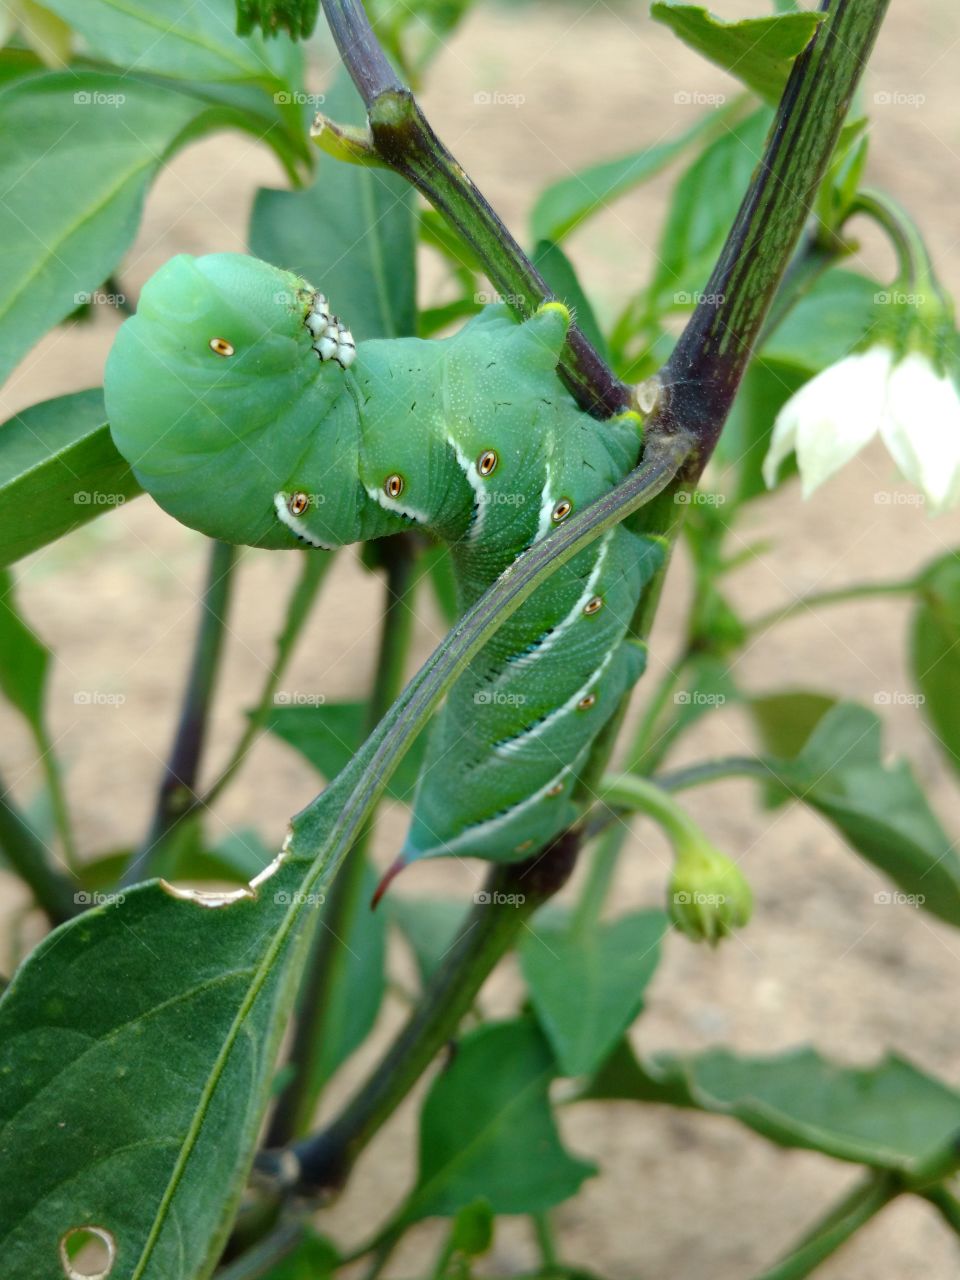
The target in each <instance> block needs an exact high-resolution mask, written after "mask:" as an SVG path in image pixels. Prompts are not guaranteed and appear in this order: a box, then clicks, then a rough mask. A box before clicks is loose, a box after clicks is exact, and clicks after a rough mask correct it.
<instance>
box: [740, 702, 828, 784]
mask: <svg viewBox="0 0 960 1280" xmlns="http://www.w3.org/2000/svg"><path fill="white" fill-rule="evenodd" d="M745 701H746V706H747V709H748V710H749V712H750V714H751V715H752V716H753V722H754V724H755V725H756V727H757V730H758V732H759V734H760V741H761V743H762V744H763V749H764V751H765V752H767V753H768V754H769V755H773V756H778V757H779V758H780V759H781V760H785V759H788V758H789V757H790V756H795V755H796V754H797V753H798V752H799V751H800V750H801V748H802V747H803V744H804V743H805V742H806V741H807V739H808V738H809V737H810V735H811V734H812V733H813V731H814V729H815V728H816V727H817V725H818V724H819V723H820V721H821V720H822V719H823V717H824V716H825V715H826V714H827V712H828V711H829V710H830V708H831V707H833V706H835V705H836V701H837V700H836V698H831V697H829V696H828V695H827V694H825V693H811V692H808V691H806V690H803V689H798V690H796V691H794V690H791V691H789V692H786V693H770V694H764V695H762V696H760V697H752V698H747V699H746V700H745ZM787 798H788V797H787V796H785V795H784V794H783V790H782V788H780V787H778V786H777V785H776V784H775V783H774V784H773V785H772V786H770V787H769V788H768V797H767V801H768V805H769V807H770V808H776V807H777V805H778V804H783V803H784V802H785V801H786V800H787Z"/></svg>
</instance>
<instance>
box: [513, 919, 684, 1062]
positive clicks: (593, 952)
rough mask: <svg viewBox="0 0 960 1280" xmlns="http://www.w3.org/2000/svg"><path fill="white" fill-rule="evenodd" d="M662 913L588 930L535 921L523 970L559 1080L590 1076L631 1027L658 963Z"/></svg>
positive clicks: (523, 957) (663, 922)
mask: <svg viewBox="0 0 960 1280" xmlns="http://www.w3.org/2000/svg"><path fill="white" fill-rule="evenodd" d="M666 928H667V918H666V916H665V915H664V914H663V912H662V911H640V912H637V913H636V914H634V915H629V916H623V917H622V918H621V919H619V920H613V921H610V922H609V923H603V924H596V925H593V926H592V927H590V928H588V929H586V930H577V929H576V928H572V927H571V926H570V925H565V924H556V925H545V924H543V923H541V922H540V921H537V922H536V923H535V924H534V926H533V927H532V929H531V931H530V932H528V933H527V934H526V935H525V936H524V938H523V941H522V943H521V945H520V964H521V967H522V969H523V976H524V978H525V979H526V982H527V986H528V987H529V989H530V999H531V1001H532V1003H533V1007H534V1010H535V1012H536V1015H537V1018H538V1020H539V1022H540V1025H541V1027H542V1028H543V1030H544V1033H545V1034H546V1037H547V1039H548V1040H549V1041H550V1044H551V1046H552V1048H553V1051H554V1054H555V1055H556V1059H557V1064H558V1066H559V1068H560V1074H561V1075H565V1076H579V1075H586V1074H587V1073H588V1072H590V1071H593V1070H594V1069H595V1068H596V1067H597V1065H598V1064H599V1063H600V1062H601V1061H602V1060H603V1059H604V1058H605V1057H606V1056H607V1054H608V1053H609V1052H610V1050H611V1049H612V1048H613V1046H614V1045H615V1044H616V1042H617V1041H618V1040H619V1039H620V1037H621V1035H622V1034H623V1032H624V1031H625V1030H626V1028H627V1027H629V1026H630V1024H631V1023H632V1022H633V1020H634V1018H635V1017H636V1016H637V1014H638V1013H639V1011H640V1008H641V1006H642V1004H643V993H644V990H645V989H646V986H647V983H648V982H649V981H650V979H651V978H652V977H653V974H654V971H655V970H656V967H657V964H658V962H659V959H660V941H661V939H662V937H663V935H664V932H665V930H666Z"/></svg>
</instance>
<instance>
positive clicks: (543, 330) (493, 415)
mask: <svg viewBox="0 0 960 1280" xmlns="http://www.w3.org/2000/svg"><path fill="white" fill-rule="evenodd" d="M569 320H570V318H569V313H568V312H567V310H566V308H565V307H563V306H562V305H561V304H559V303H547V304H545V305H544V306H543V307H541V308H540V310H539V311H538V312H537V313H536V314H535V315H534V316H533V317H531V318H530V319H529V320H527V321H525V322H523V323H520V322H518V321H517V320H516V319H515V317H513V316H512V314H511V313H510V312H509V311H508V309H507V308H505V307H501V306H490V307H486V308H484V310H483V311H482V312H480V313H479V314H478V315H477V316H476V317H475V318H473V319H472V320H470V321H469V322H468V323H467V324H466V325H465V326H464V327H463V328H462V329H461V330H460V331H459V332H458V333H456V334H454V335H453V336H452V337H450V338H446V339H442V340H430V341H424V340H421V339H416V338H394V339H374V340H368V341H361V342H359V343H357V342H355V340H354V338H353V335H352V333H351V332H350V330H349V328H348V327H347V325H346V324H345V323H344V321H342V320H340V319H339V318H338V317H337V316H336V315H334V313H333V311H332V309H331V303H330V302H329V301H328V300H327V299H326V298H325V297H324V296H323V295H322V294H320V293H318V292H317V291H316V290H315V289H314V288H313V287H312V286H311V285H309V284H307V282H306V281H303V280H302V279H300V278H298V277H296V276H294V275H291V274H290V273H288V272H283V271H279V270H277V269H276V268H274V267H272V266H269V265H268V264H266V263H263V262H259V261H257V260H256V259H252V258H248V257H245V256H243V255H237V254H217V255H211V256H209V257H205V258H199V259H193V258H189V257H186V256H181V257H178V258H174V259H172V260H171V261H170V262H169V263H167V264H166V266H165V267H163V268H162V269H161V270H160V271H159V272H158V273H157V274H156V275H155V276H154V277H153V278H152V279H151V280H150V281H149V282H148V284H147V286H146V287H145V289H144V291H143V295H142V300H141V304H140V307H139V308H138V312H137V315H136V316H135V317H133V318H132V319H130V320H128V321H127V322H126V323H125V324H124V325H123V326H122V328H121V330H120V333H119V335H118V337H117V341H116V343H115V345H114V349H113V351H112V352H111V355H110V359H109V361H108V367H107V374H106V380H105V382H106V399H107V412H108V415H109V419H110V423H111V429H112V431H113V434H114V439H115V441H116V443H117V447H118V448H119V449H120V451H121V453H123V454H124V456H125V457H126V458H127V459H128V461H129V462H130V464H131V466H132V467H133V469H134V472H135V474H136V476H137V478H138V479H139V481H140V483H141V484H142V485H143V487H144V488H145V489H147V490H148V492H150V493H151V494H152V495H153V497H154V498H155V499H156V500H157V501H158V502H159V503H160V505H161V506H162V507H164V508H165V509H166V510H167V511H169V512H170V513H171V514H172V515H174V516H175V517H176V518H177V519H179V520H181V521H183V522H184V523H185V524H188V525H190V526H192V527H194V528H197V529H200V530H201V531H202V532H204V533H207V534H208V535H209V536H211V537H216V538H219V539H221V540H224V541H229V542H237V543H246V544H250V545H253V546H262V547H277V548H280V547H291V546H296V545H298V543H304V544H307V545H310V546H316V547H320V548H333V547H338V546H343V545H347V544H349V543H352V542H357V541H361V540H366V539H370V538H376V537H380V536H383V535H385V534H389V533H393V532H397V531H399V530H402V529H407V528H411V527H418V528H421V529H423V530H424V531H425V532H427V533H429V534H431V535H432V536H434V537H436V538H438V539H440V540H442V541H444V542H445V543H447V544H448V545H449V547H450V549H451V556H452V560H453V564H454V568H455V572H456V577H457V583H458V591H459V597H460V605H461V607H462V608H464V609H465V608H467V607H468V606H469V605H470V604H472V603H473V601H474V600H475V599H476V598H477V597H478V596H479V595H480V594H481V593H482V592H483V591H484V590H485V589H486V588H487V587H488V586H489V585H490V584H491V583H492V582H493V581H494V579H495V578H496V577H498V576H499V574H500V573H502V572H503V570H504V569H506V568H507V566H508V565H510V564H511V563H512V562H513V561H514V560H515V559H516V557H517V556H518V555H519V554H520V553H521V552H522V551H524V550H525V549H526V548H527V547H529V546H531V545H532V544H533V543H534V542H536V541H538V540H539V539H540V538H543V537H545V536H547V535H548V534H549V533H550V532H551V530H553V529H555V528H556V527H557V526H558V525H559V524H560V523H562V522H563V521H564V520H565V519H567V518H568V517H569V516H570V514H571V513H573V512H575V511H579V510H581V509H582V508H583V507H585V506H586V505H588V504H589V503H591V502H593V501H594V500H595V499H597V498H599V497H601V496H602V495H603V494H604V493H607V492H608V491H609V490H610V489H611V488H612V487H613V486H614V485H616V484H617V483H618V481H620V480H621V479H622V478H623V477H624V476H625V475H626V474H627V472H628V471H629V470H630V469H631V468H632V467H633V466H634V465H635V464H636V462H637V459H638V455H639V451H640V443H641V440H640V419H639V417H638V416H637V415H636V414H633V413H624V414H623V415H621V416H620V417H618V418H615V419H612V420H610V421H608V422H606V423H604V424H602V426H599V425H598V424H597V422H596V421H595V420H593V419H592V418H590V417H589V416H588V415H587V414H585V413H584V412H583V411H582V410H580V409H579V407H578V406H577V405H576V404H575V402H574V401H573V399H572V398H571V396H570V395H569V393H568V392H567V391H566V389H565V388H564V387H563V385H562V384H561V382H560V381H559V379H558V377H557V374H556V366H557V362H558V359H559V355H560V351H561V348H562V346H563V342H564V339H565V336H566V332H567V328H568V326H569ZM214 340H215V341H214ZM662 557H663V548H662V545H661V544H660V542H659V541H658V540H656V539H653V538H649V537H646V536H644V535H642V534H640V533H638V532H635V531H634V530H633V529H631V528H629V527H628V526H626V525H620V526H617V527H616V528H615V529H613V530H610V531H608V532H607V533H606V534H605V535H603V536H602V537H601V538H599V539H598V540H597V541H596V542H594V543H593V544H591V545H590V546H589V547H587V548H585V549H584V550H583V551H581V552H580V553H578V555H576V556H575V557H573V559H571V560H570V561H569V562H568V563H567V564H565V565H562V566H560V567H559V568H558V569H557V570H556V572H555V573H554V574H553V575H552V576H551V578H550V579H549V580H548V581H547V582H546V583H544V584H543V585H542V586H541V587H540V588H539V589H538V590H537V591H536V592H534V594H533V595H532V596H531V597H530V598H529V599H528V600H527V601H525V602H524V604H523V605H522V606H521V607H520V608H519V609H518V610H517V611H516V613H515V614H514V615H513V616H512V617H511V618H509V619H508V620H507V621H506V622H505V623H504V625H503V626H502V627H501V628H500V630H499V631H498V632H497V634H496V635H495V636H494V637H493V638H492V639H491V641H490V642H489V643H488V644H487V645H486V646H485V647H484V648H483V649H482V650H481V651H480V652H479V653H478V654H477V655H476V657H475V658H474V659H473V661H472V662H471V663H470V664H469V666H468V667H467V668H466V669H465V670H464V671H463V673H462V674H461V675H460V677H459V679H458V680H457V682H456V683H455V685H454V686H453V688H452V689H451V691H450V693H449V696H448V698H447V701H446V703H445V705H444V707H443V708H442V710H441V712H440V713H439V715H438V717H437V721H436V724H435V726H434V730H433V732H432V734H431V738H430V743H429V746H428V751H427V758H426V761H425V763H424V767H423V770H422V773H421V776H420V780H419V784H418V789H417V794H416V797H415V800H414V816H413V821H412V824H411V828H410V832H409V835H408V838H407V841H406V844H405V845H404V849H403V852H402V855H401V856H402V859H403V860H404V861H411V860H414V859H416V858H422V857H432V856H439V855H444V854H454V855H460V856H477V857H482V858H485V859H491V860H502V861H510V860H515V859H519V858H523V857H525V856H527V855H528V854H529V852H530V851H531V849H532V848H533V847H534V846H536V847H539V846H541V845H543V844H544V843H546V842H547V841H548V840H550V839H551V838H553V837H554V836H556V835H558V834H559V833H560V832H561V831H563V830H564V829H565V828H566V827H567V826H569V825H570V823H571V822H572V821H573V820H574V819H575V818H576V816H577V812H578V809H577V804H576V803H575V801H574V799H573V795H574V790H575V787H576V783H577V779H578V772H579V770H580V768H581V767H582V765H583V762H584V760H585V759H586V757H587V755H588V753H589V750H590V747H591V745H592V743H593V742H594V740H595V739H596V737H597V734H598V733H599V732H600V730H601V729H602V727H603V726H604V725H605V724H606V723H607V721H608V720H609V718H610V717H611V715H612V714H613V713H614V711H615V709H616V707H617V705H618V704H619V702H620V699H621V697H622V695H623V694H624V693H625V692H627V691H628V690H629V689H630V688H631V686H632V685H633V683H634V682H635V681H636V680H637V678H638V677H639V676H640V674H641V673H642V671H643V666H644V661H645V652H644V649H643V647H642V646H641V645H639V644H637V643H636V642H634V641H633V640H631V639H630V638H629V634H628V632H629V624H630V621H631V618H632V616H633V613H634V610H635V607H636V604H637V602H638V600H639V598H640V595H641V593H642V591H643V589H644V587H645V585H646V584H647V583H648V582H649V581H650V579H651V577H652V576H653V574H654V573H655V572H656V571H657V569H658V567H659V566H660V564H661V562H662Z"/></svg>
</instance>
